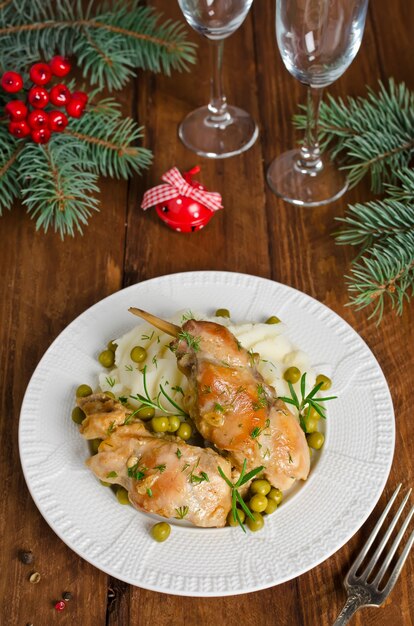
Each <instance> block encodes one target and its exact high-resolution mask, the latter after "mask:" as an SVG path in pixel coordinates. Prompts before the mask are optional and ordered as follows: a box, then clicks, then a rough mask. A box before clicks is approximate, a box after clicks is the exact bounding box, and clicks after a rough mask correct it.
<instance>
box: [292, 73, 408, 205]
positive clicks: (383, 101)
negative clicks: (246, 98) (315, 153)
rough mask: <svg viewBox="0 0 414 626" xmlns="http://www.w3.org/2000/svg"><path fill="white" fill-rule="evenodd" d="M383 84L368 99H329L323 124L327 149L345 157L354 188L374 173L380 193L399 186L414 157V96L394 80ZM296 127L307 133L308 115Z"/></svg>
mask: <svg viewBox="0 0 414 626" xmlns="http://www.w3.org/2000/svg"><path fill="white" fill-rule="evenodd" d="M379 85H380V87H379V93H378V94H377V93H375V92H374V91H373V90H372V89H368V96H367V97H366V98H347V99H346V101H345V100H343V99H342V98H338V99H337V100H335V99H334V98H333V97H332V96H330V95H328V98H327V101H326V102H323V103H322V104H321V111H320V121H319V129H320V135H319V139H320V142H321V146H322V148H323V149H324V150H326V149H327V148H329V149H330V150H331V151H332V157H333V158H335V157H339V158H340V160H341V162H342V168H343V169H345V170H347V176H348V180H349V183H350V186H351V187H352V186H355V185H356V184H357V183H358V182H359V181H360V180H361V179H362V178H363V177H364V176H365V175H366V174H370V177H371V188H372V190H373V191H374V192H375V193H379V192H381V191H384V188H385V187H384V185H385V184H387V183H395V182H396V180H397V177H396V174H395V172H396V171H397V170H401V169H403V168H404V167H406V166H408V165H409V163H410V161H411V159H412V157H413V156H414V92H410V91H409V90H408V89H407V87H406V85H405V84H404V83H400V84H399V85H396V84H395V82H394V80H393V79H390V80H389V82H388V85H387V86H384V85H383V84H382V83H380V84H379ZM302 108H303V107H302ZM294 123H295V124H296V126H297V127H298V128H304V127H305V123H306V116H305V115H297V116H295V118H294Z"/></svg>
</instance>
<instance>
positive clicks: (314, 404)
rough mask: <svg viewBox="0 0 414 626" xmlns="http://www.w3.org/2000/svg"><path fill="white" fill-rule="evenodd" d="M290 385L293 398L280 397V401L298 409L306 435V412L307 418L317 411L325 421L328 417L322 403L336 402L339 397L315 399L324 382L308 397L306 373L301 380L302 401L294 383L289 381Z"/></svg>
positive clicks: (315, 387)
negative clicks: (312, 411)
mask: <svg viewBox="0 0 414 626" xmlns="http://www.w3.org/2000/svg"><path fill="white" fill-rule="evenodd" d="M288 384H289V390H290V395H291V397H290V398H287V397H285V396H279V400H283V402H286V403H287V404H292V405H293V406H294V407H296V408H297V410H298V411H299V421H300V425H301V428H302V430H303V431H304V432H305V433H306V432H307V431H306V425H305V420H304V419H303V417H304V414H305V412H306V416H307V417H308V416H309V413H310V410H311V409H315V411H316V412H317V413H318V414H319V415H320V416H321V417H323V419H326V415H325V413H324V411H325V410H326V409H325V407H323V406H322V405H321V402H327V401H328V400H335V398H337V396H328V397H326V398H315V396H316V394H317V393H318V391H319V390H320V388H321V387H322V385H323V382H321V383H318V384H317V385H315V386H314V388H313V389H312V390H311V391H310V392H309V393H308V395H305V393H306V391H305V386H306V372H305V373H304V374H302V377H301V379H300V395H301V400H300V401H299V398H298V396H297V394H296V392H295V390H294V388H293V385H292V383H291V382H290V381H288Z"/></svg>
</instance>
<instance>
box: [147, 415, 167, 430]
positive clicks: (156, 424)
mask: <svg viewBox="0 0 414 626" xmlns="http://www.w3.org/2000/svg"><path fill="white" fill-rule="evenodd" d="M169 425H170V423H169V421H168V417H164V416H160V417H153V418H152V420H151V426H152V430H153V431H154V433H166V432H167V430H168V427H169Z"/></svg>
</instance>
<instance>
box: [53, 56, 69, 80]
mask: <svg viewBox="0 0 414 626" xmlns="http://www.w3.org/2000/svg"><path fill="white" fill-rule="evenodd" d="M49 65H50V69H51V70H52V74H54V75H55V76H66V74H69V72H70V70H71V67H70V63H69V61H68V60H67V59H65V58H64V57H61V56H55V57H53V59H52V60H51V61H50V62H49Z"/></svg>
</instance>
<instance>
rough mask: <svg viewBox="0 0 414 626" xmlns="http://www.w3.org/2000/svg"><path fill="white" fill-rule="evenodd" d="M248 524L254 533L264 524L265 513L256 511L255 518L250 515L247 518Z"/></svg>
mask: <svg viewBox="0 0 414 626" xmlns="http://www.w3.org/2000/svg"><path fill="white" fill-rule="evenodd" d="M246 524H247V526H248V527H249V529H250V530H251V531H252V532H253V533H255V532H257V531H258V530H261V529H262V528H263V526H264V519H263V515H261V514H260V513H254V520H252V519H250V517H248V518H247V520H246Z"/></svg>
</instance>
